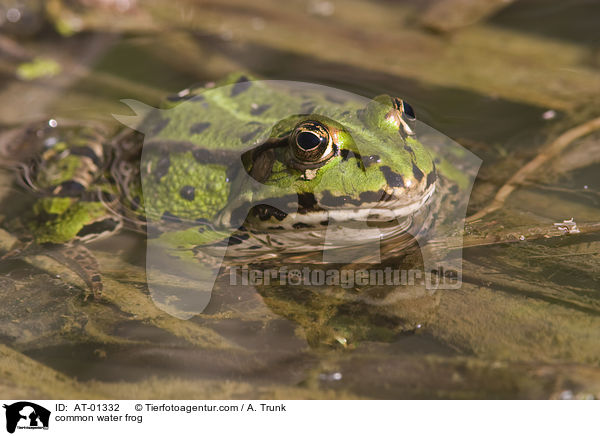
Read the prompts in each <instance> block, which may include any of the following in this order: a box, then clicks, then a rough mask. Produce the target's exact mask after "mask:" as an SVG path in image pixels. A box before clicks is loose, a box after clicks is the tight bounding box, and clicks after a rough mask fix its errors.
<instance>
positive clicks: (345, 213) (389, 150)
mask: <svg viewBox="0 0 600 436" xmlns="http://www.w3.org/2000/svg"><path fill="white" fill-rule="evenodd" d="M317 111H318V109H317V110H316V111H315V112H317ZM328 115H330V116H324V115H320V114H318V113H312V114H302V115H294V116H291V117H288V118H286V119H284V120H282V121H280V122H279V123H278V124H277V125H275V127H274V128H273V130H272V133H271V135H270V139H269V140H268V141H266V142H265V143H264V144H261V145H260V146H258V147H256V148H254V149H253V150H250V151H249V152H247V153H246V154H245V155H244V157H243V160H244V166H245V167H246V169H247V171H248V172H249V174H250V175H251V176H252V177H253V178H254V179H255V180H258V181H259V182H261V183H262V184H263V185H264V186H265V188H264V190H263V192H260V193H256V192H254V193H253V198H254V199H255V200H256V199H257V198H263V199H268V200H271V199H272V197H273V196H275V195H276V193H275V192H274V191H273V189H274V188H279V189H282V190H284V191H285V192H292V193H296V194H297V197H298V201H297V203H294V200H293V198H294V196H293V195H292V196H288V198H289V199H290V200H289V202H288V203H287V207H288V208H289V210H292V211H294V210H297V213H292V214H290V215H291V217H290V218H291V219H288V215H286V214H281V213H280V212H278V211H277V210H275V209H274V208H272V207H268V206H267V207H258V208H255V212H256V213H255V215H257V216H258V217H259V218H260V221H262V222H266V225H267V226H269V225H271V226H273V225H277V226H282V225H283V226H285V224H286V223H288V222H289V224H290V225H291V226H292V227H295V228H300V227H301V226H302V227H313V226H318V225H323V224H324V223H326V222H327V221H328V220H331V219H333V220H334V221H338V222H340V221H355V220H369V221H391V220H393V219H395V218H400V217H404V216H408V215H410V214H412V213H414V212H415V211H416V210H417V209H419V208H420V207H421V206H422V205H423V204H424V203H425V202H426V201H427V199H428V198H429V197H430V196H431V194H432V193H433V190H434V186H435V180H436V173H435V166H434V163H433V161H432V158H431V156H430V155H429V153H428V152H427V150H426V149H425V148H424V147H423V145H422V144H421V143H420V142H419V141H418V140H417V139H416V136H415V123H416V119H415V114H414V111H413V109H412V108H411V106H410V105H409V104H408V103H406V102H404V101H402V100H400V99H398V98H392V97H389V96H387V95H382V96H379V97H377V98H376V99H374V100H372V101H371V102H369V103H368V104H367V105H366V107H362V108H356V109H355V110H343V111H340V112H338V113H336V114H333V116H331V115H332V114H331V113H328ZM267 203H268V202H267ZM257 221H258V220H257Z"/></svg>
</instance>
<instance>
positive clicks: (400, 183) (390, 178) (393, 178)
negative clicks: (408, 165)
mask: <svg viewBox="0 0 600 436" xmlns="http://www.w3.org/2000/svg"><path fill="white" fill-rule="evenodd" d="M380 170H381V172H382V173H383V176H384V177H385V181H386V182H387V184H388V186H390V187H392V188H402V187H404V178H403V177H402V175H401V174H398V173H396V172H394V171H392V169H391V168H390V167H388V166H383V167H381V168H380Z"/></svg>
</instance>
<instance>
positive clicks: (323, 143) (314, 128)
mask: <svg viewBox="0 0 600 436" xmlns="http://www.w3.org/2000/svg"><path fill="white" fill-rule="evenodd" d="M332 142H333V141H332V139H331V135H330V134H329V131H328V130H327V127H325V126H324V125H323V124H321V123H319V122H318V121H303V122H301V123H300V124H298V125H297V126H296V128H295V129H294V132H293V133H292V135H291V137H290V146H291V148H292V152H293V153H294V156H295V157H296V159H297V160H299V161H300V162H306V163H317V162H321V161H323V160H325V159H326V158H328V157H329V156H330V155H331V153H332V150H333V147H332Z"/></svg>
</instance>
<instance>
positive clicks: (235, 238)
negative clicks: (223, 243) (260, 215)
mask: <svg viewBox="0 0 600 436" xmlns="http://www.w3.org/2000/svg"><path fill="white" fill-rule="evenodd" d="M249 237H250V236H248V235H246V234H244V233H242V234H239V235H232V236H231V237H230V238H229V245H239V244H241V243H242V242H243V241H245V240H246V239H248V238H249Z"/></svg>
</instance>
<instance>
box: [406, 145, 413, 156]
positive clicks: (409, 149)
mask: <svg viewBox="0 0 600 436" xmlns="http://www.w3.org/2000/svg"><path fill="white" fill-rule="evenodd" d="M404 149H405V150H406V151H408V152H409V153H410V155H411V156H412V157H413V158H415V151H414V150H413V149H412V147H411V146H410V145H405V146H404Z"/></svg>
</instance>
